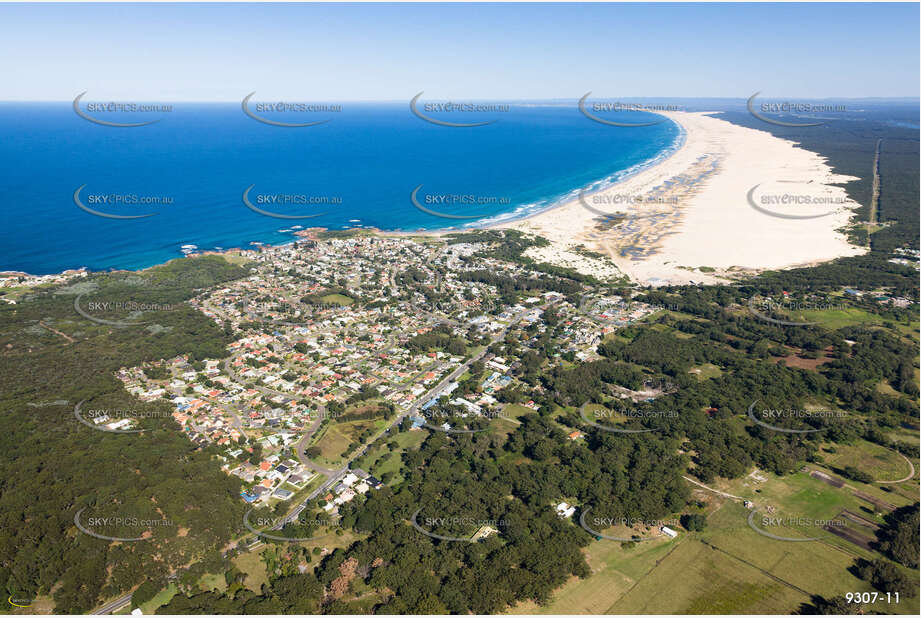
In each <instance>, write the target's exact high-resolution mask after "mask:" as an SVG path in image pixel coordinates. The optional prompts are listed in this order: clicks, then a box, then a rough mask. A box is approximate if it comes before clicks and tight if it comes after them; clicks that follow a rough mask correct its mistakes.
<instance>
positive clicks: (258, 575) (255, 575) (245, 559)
mask: <svg viewBox="0 0 921 618" xmlns="http://www.w3.org/2000/svg"><path fill="white" fill-rule="evenodd" d="M233 563H234V564H235V565H237V568H238V569H240V571H242V572H243V573H246V579H245V580H244V581H243V585H244V586H246V587H247V588H249V589H250V590H252V591H253V592H257V593H258V592H261V591H262V585H263V584H267V583H269V576H268V574H267V573H266V572H265V563H264V562H262V552H261V551H253V552H249V553H244V554H240V555H239V556H237V557H236V558H234V559H233Z"/></svg>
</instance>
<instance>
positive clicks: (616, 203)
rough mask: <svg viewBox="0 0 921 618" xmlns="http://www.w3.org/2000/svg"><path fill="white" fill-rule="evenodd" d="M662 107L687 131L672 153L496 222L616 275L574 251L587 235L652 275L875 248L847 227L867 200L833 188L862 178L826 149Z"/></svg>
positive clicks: (765, 265)
mask: <svg viewBox="0 0 921 618" xmlns="http://www.w3.org/2000/svg"><path fill="white" fill-rule="evenodd" d="M663 115H665V116H667V117H669V118H671V119H672V120H674V121H675V122H677V123H679V124H680V125H681V126H682V127H683V129H684V131H685V133H686V135H685V140H684V144H683V146H681V147H680V148H679V149H678V150H677V151H676V152H675V153H674V154H673V155H671V156H670V157H669V158H667V159H665V160H664V161H662V162H661V163H659V164H657V165H655V166H653V167H650V168H648V169H646V170H643V171H641V172H639V173H638V174H636V175H634V176H632V177H630V178H628V179H626V180H624V181H622V182H620V183H617V184H616V185H613V186H611V187H610V188H608V189H605V190H604V191H601V192H598V193H595V194H591V195H586V196H584V198H583V199H581V200H580V199H576V200H573V201H572V202H569V203H566V204H563V205H561V206H560V207H558V208H554V209H552V210H548V211H545V212H542V213H539V214H537V215H534V216H532V217H529V218H527V219H521V220H517V221H512V222H508V223H503V224H500V225H498V226H496V227H501V228H513V229H519V230H522V231H526V232H531V233H535V234H539V235H541V236H543V237H545V238H547V239H548V240H550V241H551V243H552V244H553V247H548V248H544V249H541V250H540V251H539V255H538V254H535V255H534V256H533V257H535V259H540V260H541V261H547V262H551V263H556V264H559V265H561V266H562V265H566V266H570V267H576V268H578V269H579V270H580V271H582V272H586V273H587V274H599V275H602V274H603V275H609V273H606V272H604V273H602V272H600V271H599V269H603V265H599V260H597V259H592V258H584V259H581V260H580V259H579V257H580V256H579V255H578V251H577V252H575V253H574V252H573V249H576V248H577V247H579V245H584V246H585V248H586V249H589V250H591V251H596V252H599V253H603V254H605V255H607V256H609V257H610V259H611V260H613V262H614V263H615V264H616V265H617V267H618V268H619V269H620V270H621V271H622V272H623V273H624V274H626V275H627V276H628V277H630V279H631V280H633V281H635V282H637V283H640V284H644V285H665V284H685V283H689V282H692V281H693V282H705V283H720V282H728V281H730V280H732V279H733V278H735V277H737V276H739V275H744V274H752V273H754V272H759V271H762V270H767V269H780V268H788V267H793V266H801V265H807V264H815V263H818V262H822V261H827V260H831V259H834V258H837V257H842V256H851V255H858V254H861V253H864V252H865V251H866V249H864V248H862V247H855V246H853V245H850V244H848V242H847V239H846V237H845V235H844V234H843V233H842V231H839V230H841V228H843V227H844V226H846V225H847V224H848V222H849V219H850V218H851V216H852V214H853V213H852V210H851V209H853V208H854V207H856V206H857V204H856V203H854V202H853V201H851V200H850V199H848V197H847V194H846V192H845V190H844V189H843V188H841V187H835V186H830V183H842V182H846V181H848V180H852V178H851V177H848V176H842V175H836V174H833V173H832V171H831V168H830V167H829V166H828V165H827V163H826V162H825V159H824V158H823V157H821V156H820V155H818V154H816V153H814V152H809V151H807V150H803V149H802V148H799V147H798V146H797V145H796V144H795V143H794V142H791V141H788V140H783V139H780V138H777V137H774V136H773V135H771V134H770V133H767V132H765V131H758V130H755V129H748V128H745V127H740V126H737V125H734V124H731V123H729V122H726V121H724V120H719V119H717V118H714V117H712V116H711V115H709V114H708V113H687V112H663ZM611 130H614V131H616V130H629V129H619V128H612V129H611ZM870 163H871V162H869V161H868V169H869V165H870ZM817 201H818V202H820V203H816V202H817ZM611 215H618V216H616V217H613V218H612V217H611ZM792 217H798V218H792ZM805 217H812V218H805ZM534 251H536V250H534ZM701 268H702V269H703V270H700V269H701Z"/></svg>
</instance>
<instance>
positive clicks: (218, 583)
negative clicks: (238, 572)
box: [198, 573, 227, 592]
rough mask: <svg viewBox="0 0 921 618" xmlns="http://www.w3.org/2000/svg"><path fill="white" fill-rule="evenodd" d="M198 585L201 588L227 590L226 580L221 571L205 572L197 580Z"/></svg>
mask: <svg viewBox="0 0 921 618" xmlns="http://www.w3.org/2000/svg"><path fill="white" fill-rule="evenodd" d="M198 587H199V588H201V589H202V590H217V591H218V592H224V591H225V590H227V580H226V579H224V574H223V573H206V574H204V575H202V576H201V579H199V580H198Z"/></svg>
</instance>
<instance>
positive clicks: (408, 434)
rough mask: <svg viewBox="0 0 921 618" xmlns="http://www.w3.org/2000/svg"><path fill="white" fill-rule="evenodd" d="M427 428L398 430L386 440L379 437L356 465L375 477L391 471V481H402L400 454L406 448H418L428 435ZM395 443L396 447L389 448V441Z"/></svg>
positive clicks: (406, 449)
mask: <svg viewBox="0 0 921 618" xmlns="http://www.w3.org/2000/svg"><path fill="white" fill-rule="evenodd" d="M428 435H429V432H428V430H420V431H399V432H397V433H395V434H393V435H392V436H390V437H388V438H387V439H386V440H385V439H384V438H381V439H380V440H378V442H377V443H376V444H375V446H374V447H373V448H371V449H368V452H367V453H366V454H365V455H364V456H363V457H361V458H360V459H359V460H358V461H357V464H356V465H357V466H358V467H359V468H362V469H364V470H367V471H368V472H370V473H371V474H373V475H374V476H376V477H377V478H381V476H383V475H384V474H387V473H388V472H392V473H393V474H394V478H393V482H394V483H397V482H400V481H402V478H403V477H402V476H401V475H400V469H401V468H402V464H403V460H402V454H403V453H404V452H406V451H408V450H411V449H416V448H419V445H420V444H422V443H423V442H424V441H425V439H426V438H427V437H428ZM392 442H393V443H396V448H391V447H390V446H389V444H390V443H392Z"/></svg>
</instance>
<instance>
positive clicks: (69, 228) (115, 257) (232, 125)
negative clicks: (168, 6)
mask: <svg viewBox="0 0 921 618" xmlns="http://www.w3.org/2000/svg"><path fill="white" fill-rule="evenodd" d="M615 114H616V113H615ZM615 114H611V115H609V116H606V117H607V118H616V115H615ZM626 115H628V116H629V121H630V122H634V123H635V122H638V121H644V122H651V121H652V122H654V121H657V120H659V121H661V120H662V117H660V116H655V115H652V114H647V113H645V112H629V113H626ZM432 116H433V117H435V116H437V114H432ZM100 117H102V116H100ZM278 117H279V118H281V117H286V116H285V115H284V114H283V115H282V116H278ZM444 117H445V118H447V117H448V116H447V115H445V116H444ZM105 118H107V119H109V120H115V121H118V122H132V121H138V120H144V121H146V120H149V119H157V120H158V121H157V122H156V123H154V124H149V125H146V126H138V127H112V126H101V125H99V124H96V123H93V122H90V121H88V120H86V119H84V118H82V117H81V116H79V115H78V114H76V113H75V112H74V109H73V108H72V106H71V104H70V103H69V102H67V103H28V104H27V103H3V104H0V170H2V173H0V174H2V178H3V180H4V182H3V199H2V206H0V209H2V212H3V231H2V243H0V270H16V271H25V272H28V273H32V274H47V273H54V272H60V271H62V270H65V269H68V268H79V267H87V268H89V269H91V270H106V269H139V268H146V267H149V266H152V265H155V264H159V263H162V262H165V261H167V260H169V259H172V258H175V257H181V256H182V255H183V253H182V248H183V247H184V246H185V247H186V250H187V251H191V250H195V249H197V250H212V249H229V248H233V247H241V248H252V246H253V245H252V243H265V244H281V243H285V242H291V241H293V240H295V238H296V237H295V236H294V235H293V230H296V229H300V228H308V227H324V228H329V229H352V228H360V227H374V228H378V229H382V230H402V231H412V230H434V229H445V228H457V229H461V228H465V227H473V226H477V225H483V224H484V223H491V222H495V221H499V220H503V219H509V218H514V217H521V216H526V215H528V214H531V213H534V212H537V211H540V210H543V209H546V208H550V207H552V206H554V205H555V204H558V203H560V202H561V201H564V200H567V199H569V198H571V197H572V196H573V195H574V194H575V192H577V191H578V190H580V189H587V190H593V189H598V188H601V187H602V186H604V185H605V184H608V183H611V182H616V181H617V180H619V179H621V178H623V177H624V176H626V175H628V174H631V173H633V172H635V171H637V170H639V169H642V168H643V167H644V166H647V165H651V164H653V163H654V162H656V161H657V160H659V159H661V158H662V157H665V156H667V155H668V154H669V153H670V152H671V151H672V150H673V149H674V148H676V147H677V145H678V144H679V142H680V139H681V130H680V128H679V127H678V126H677V125H675V124H674V123H672V122H670V121H664V122H659V123H658V124H653V125H651V126H643V127H615V126H609V125H606V124H602V123H599V122H594V121H592V120H590V119H589V118H587V117H586V116H585V115H583V114H582V113H580V111H579V109H578V107H577V106H575V105H574V104H542V105H516V104H511V105H510V106H509V108H508V109H507V110H505V111H504V112H502V113H495V114H494V115H493V116H490V115H489V114H487V113H483V114H479V113H478V114H477V116H476V120H482V119H484V118H486V119H487V120H489V121H491V122H490V124H487V125H484V126H477V127H447V126H440V125H438V124H435V123H431V122H426V121H424V120H422V119H420V118H418V117H416V116H415V115H413V114H412V113H411V112H410V109H409V106H408V105H407V104H406V103H400V104H397V103H386V104H384V103H380V104H370V103H367V104H343V105H342V108H341V110H338V111H337V112H336V113H327V114H322V113H316V114H312V115H311V119H314V118H316V119H321V120H328V122H324V123H323V124H317V125H315V126H309V127H281V126H273V125H270V124H265V123H263V122H258V121H256V120H254V119H253V118H250V117H248V116H247V115H246V114H244V113H243V111H242V110H241V106H240V104H239V103H235V104H230V103H226V104H184V103H176V104H173V105H172V107H171V109H169V111H160V112H156V113H144V114H136V113H135V114H132V113H127V112H126V113H121V114H118V113H116V114H114V115H109V116H105ZM450 119H451V120H458V115H457V114H455V115H453V116H451V117H450ZM460 120H462V121H466V118H460ZM78 189H79V192H78V193H77V191H78ZM247 189H249V193H248V199H247V201H246V202H245V201H244V199H243V195H244V192H246V191H247ZM417 189H418V191H416V190H417ZM414 191H416V198H417V200H416V203H417V204H419V205H422V206H423V207H424V208H425V210H423V209H420V208H418V207H417V206H416V205H414V203H413V201H412V200H411V195H412V194H413V192H414ZM75 193H76V196H75ZM75 198H76V199H75ZM78 202H79V204H80V205H82V206H83V207H81V206H80V205H78ZM247 202H248V203H247ZM251 206H252V207H254V208H252V207H251ZM257 210H258V211H262V212H257ZM89 211H94V212H96V213H100V214H102V215H105V214H110V215H112V214H114V215H118V216H123V217H124V216H127V217H140V215H152V216H146V217H140V218H124V219H118V218H110V217H106V216H99V215H97V214H92V213H91V212H89ZM427 211H433V212H437V213H441V214H445V215H449V216H448V217H443V216H438V215H436V214H430V212H427ZM273 214H275V215H284V216H288V217H307V216H309V217H310V218H303V219H283V218H276V217H274V216H271V215H273ZM451 216H453V217H462V218H451Z"/></svg>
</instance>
